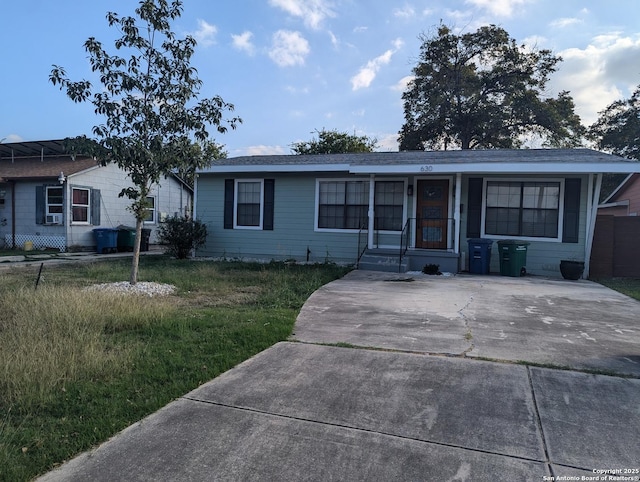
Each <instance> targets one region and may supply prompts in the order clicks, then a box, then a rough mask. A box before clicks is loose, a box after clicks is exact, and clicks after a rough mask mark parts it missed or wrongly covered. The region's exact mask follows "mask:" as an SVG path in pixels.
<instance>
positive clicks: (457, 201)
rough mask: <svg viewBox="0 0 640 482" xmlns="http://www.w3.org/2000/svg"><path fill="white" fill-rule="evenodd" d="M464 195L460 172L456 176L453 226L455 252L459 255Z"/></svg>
mask: <svg viewBox="0 0 640 482" xmlns="http://www.w3.org/2000/svg"><path fill="white" fill-rule="evenodd" d="M461 195H462V173H461V172H458V173H457V174H456V194H455V198H454V201H455V206H454V208H453V209H454V211H453V224H454V230H453V231H454V235H455V238H454V239H453V252H454V253H456V254H458V253H460V200H461V199H460V197H461Z"/></svg>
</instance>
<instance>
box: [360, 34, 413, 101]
mask: <svg viewBox="0 0 640 482" xmlns="http://www.w3.org/2000/svg"><path fill="white" fill-rule="evenodd" d="M402 45H404V42H403V41H402V39H396V40H394V41H393V47H394V48H393V49H389V50H387V51H386V52H385V53H383V54H382V55H379V56H378V57H376V58H375V59H373V60H369V61H368V62H367V64H366V65H365V66H364V67H362V68H361V69H360V71H359V72H358V73H357V74H356V75H354V76H353V77H351V90H360V89H364V88H366V87H369V86H370V85H371V83H372V82H373V80H374V79H375V78H376V75H378V72H379V71H380V69H381V68H382V66H383V65H387V64H388V63H389V62H391V57H393V54H395V53H396V52H397V51H398V50H399V49H400V48H401V47H402Z"/></svg>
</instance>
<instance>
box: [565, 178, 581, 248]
mask: <svg viewBox="0 0 640 482" xmlns="http://www.w3.org/2000/svg"><path fill="white" fill-rule="evenodd" d="M580 188H581V182H580V179H579V178H576V179H565V181H564V218H563V224H562V242H563V243H577V242H578V237H579V236H578V234H579V233H578V230H579V226H580V190H581V189H580Z"/></svg>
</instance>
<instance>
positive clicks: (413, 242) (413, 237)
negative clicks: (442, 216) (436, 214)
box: [409, 176, 459, 251]
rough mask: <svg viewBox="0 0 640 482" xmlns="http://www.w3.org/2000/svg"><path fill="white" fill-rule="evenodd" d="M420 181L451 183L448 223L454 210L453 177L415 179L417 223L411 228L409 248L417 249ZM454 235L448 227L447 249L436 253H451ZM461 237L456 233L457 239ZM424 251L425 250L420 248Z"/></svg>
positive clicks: (414, 215) (448, 201) (415, 213)
mask: <svg viewBox="0 0 640 482" xmlns="http://www.w3.org/2000/svg"><path fill="white" fill-rule="evenodd" d="M419 181H449V188H448V189H447V191H448V192H449V194H448V199H447V223H448V222H449V214H450V213H451V212H452V209H453V192H452V189H451V186H452V184H453V176H415V177H414V178H413V217H414V219H415V220H416V222H415V223H412V224H413V226H412V227H411V231H412V232H411V242H410V243H409V248H413V249H416V238H417V236H418V182H419ZM453 235H454V233H452V232H451V229H448V227H447V248H445V249H444V250H435V251H450V249H449V246H451V242H452V240H453V239H452V237H453ZM457 237H459V233H456V238H457ZM420 249H424V248H420Z"/></svg>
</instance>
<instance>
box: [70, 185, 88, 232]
mask: <svg viewBox="0 0 640 482" xmlns="http://www.w3.org/2000/svg"><path fill="white" fill-rule="evenodd" d="M75 190H78V191H87V204H75V203H74V202H73V191H75ZM75 207H86V209H87V220H86V221H75V220H74V219H73V208H75ZM70 214H71V224H73V225H76V226H87V225H89V224H91V189H90V188H88V187H80V186H71V213H70Z"/></svg>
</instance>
